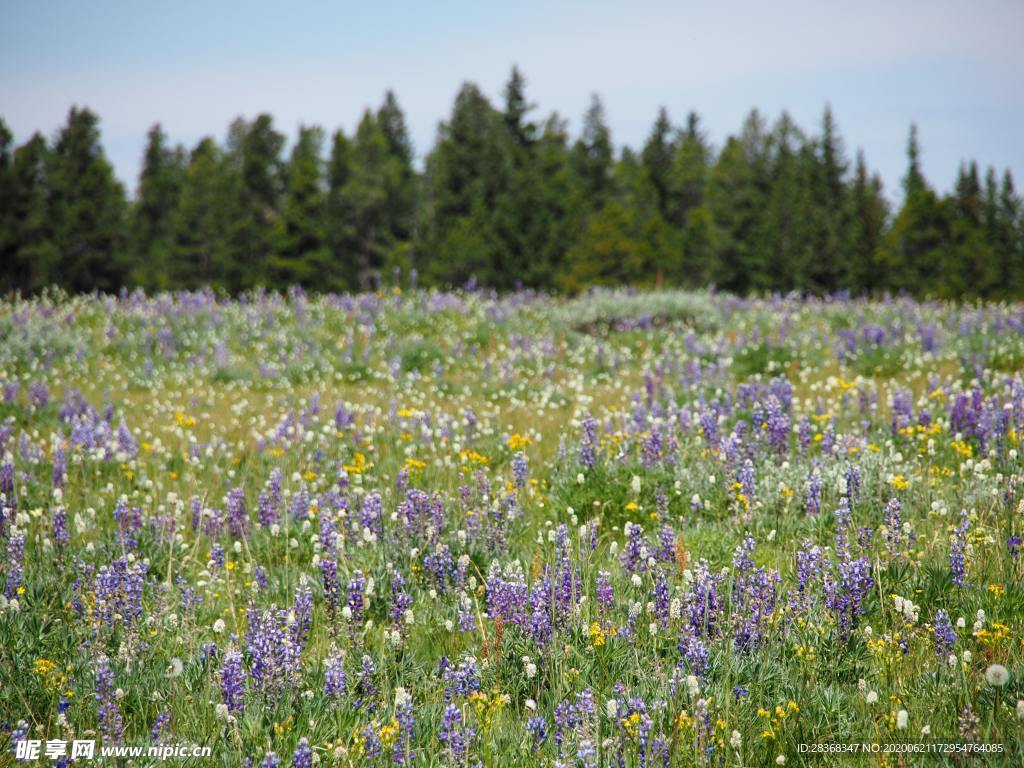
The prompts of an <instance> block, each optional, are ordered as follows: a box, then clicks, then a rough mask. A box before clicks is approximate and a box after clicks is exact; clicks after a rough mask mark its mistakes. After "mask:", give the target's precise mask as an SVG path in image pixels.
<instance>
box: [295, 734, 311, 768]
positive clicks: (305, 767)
mask: <svg viewBox="0 0 1024 768" xmlns="http://www.w3.org/2000/svg"><path fill="white" fill-rule="evenodd" d="M312 766H313V750H311V749H310V748H309V740H308V739H305V738H302V739H299V744H298V746H297V747H295V752H293V753H292V765H291V768H312Z"/></svg>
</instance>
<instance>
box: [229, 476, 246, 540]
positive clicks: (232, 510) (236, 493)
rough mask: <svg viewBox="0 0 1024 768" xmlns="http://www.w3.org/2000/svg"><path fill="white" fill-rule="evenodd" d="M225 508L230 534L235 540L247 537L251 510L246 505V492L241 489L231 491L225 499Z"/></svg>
mask: <svg viewBox="0 0 1024 768" xmlns="http://www.w3.org/2000/svg"><path fill="white" fill-rule="evenodd" d="M224 508H225V510H226V511H227V522H228V533H230V534H231V535H232V536H234V537H235V538H241V537H242V536H245V535H246V533H248V532H249V508H248V507H247V506H246V504H245V491H243V490H242V489H241V488H234V489H232V490H231V491H229V492H228V495H227V497H226V498H225V499H224Z"/></svg>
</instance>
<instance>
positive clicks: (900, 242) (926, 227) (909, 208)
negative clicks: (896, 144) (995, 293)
mask: <svg viewBox="0 0 1024 768" xmlns="http://www.w3.org/2000/svg"><path fill="white" fill-rule="evenodd" d="M907 161H908V167H907V175H906V177H905V178H904V180H903V190H904V200H903V205H902V207H901V208H900V211H899V213H897V214H896V218H895V219H894V220H893V224H892V227H891V228H890V229H889V231H888V232H887V233H886V236H885V238H884V239H883V241H882V245H881V248H880V252H879V263H880V266H881V267H882V273H883V276H884V277H883V284H884V287H885V288H888V289H890V290H894V291H900V290H904V291H912V292H915V293H918V294H928V293H936V289H937V288H939V287H940V284H941V282H942V268H941V266H940V265H941V264H944V263H946V262H947V260H948V256H947V255H946V254H945V253H943V249H944V248H946V247H947V246H948V243H949V232H948V215H947V210H946V209H945V206H943V204H942V201H940V200H939V199H938V197H937V196H936V195H935V193H934V192H933V191H932V189H931V188H930V187H929V186H928V184H927V182H926V181H925V179H924V176H923V174H922V173H921V168H920V147H919V145H918V141H917V128H916V126H913V125H912V126H911V128H910V140H909V141H908V143H907Z"/></svg>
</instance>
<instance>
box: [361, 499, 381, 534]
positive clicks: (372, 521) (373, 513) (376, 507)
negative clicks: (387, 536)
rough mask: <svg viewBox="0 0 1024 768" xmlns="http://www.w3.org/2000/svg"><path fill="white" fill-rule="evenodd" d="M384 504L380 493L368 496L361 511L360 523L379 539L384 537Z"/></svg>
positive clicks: (365, 529)
mask: <svg viewBox="0 0 1024 768" xmlns="http://www.w3.org/2000/svg"><path fill="white" fill-rule="evenodd" d="M382 510H383V504H382V502H381V498H380V494H379V493H370V494H367V495H366V497H365V498H364V499H363V504H362V507H361V509H360V523H361V524H362V526H363V530H364V531H369V532H370V533H372V534H373V535H374V536H376V537H377V538H378V539H380V538H383V536H384V515H383V511H382Z"/></svg>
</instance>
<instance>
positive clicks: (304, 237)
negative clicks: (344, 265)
mask: <svg viewBox="0 0 1024 768" xmlns="http://www.w3.org/2000/svg"><path fill="white" fill-rule="evenodd" d="M323 142H324V133H323V130H322V129H321V128H317V127H305V126H303V127H301V128H300V129H299V137H298V140H297V141H296V142H295V146H294V147H293V148H292V153H291V158H290V159H289V161H288V168H287V177H288V178H287V183H286V186H285V192H284V203H283V205H282V208H281V217H280V219H279V220H278V232H277V246H276V248H275V250H274V255H273V256H272V257H271V260H270V269H269V275H270V280H271V284H273V285H277V286H288V285H293V284H299V285H302V286H303V287H305V288H313V289H317V290H320V291H328V290H332V289H334V288H336V287H337V285H336V284H335V282H334V275H333V274H332V270H331V266H332V259H331V258H330V250H329V249H328V247H327V236H326V228H325V218H326V213H327V185H326V183H325V181H324V169H323V159H322V157H321V152H322V150H323Z"/></svg>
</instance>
